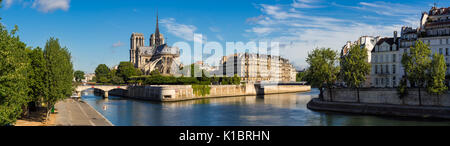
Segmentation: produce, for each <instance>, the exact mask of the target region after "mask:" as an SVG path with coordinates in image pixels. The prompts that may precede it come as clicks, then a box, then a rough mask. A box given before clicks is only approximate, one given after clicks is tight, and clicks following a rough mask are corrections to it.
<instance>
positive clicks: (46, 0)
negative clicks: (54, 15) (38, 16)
mask: <svg viewBox="0 0 450 146" xmlns="http://www.w3.org/2000/svg"><path fill="white" fill-rule="evenodd" d="M69 3H70V0H35V1H34V2H33V6H32V7H33V8H36V9H38V10H39V11H41V12H44V13H47V12H53V11H55V10H58V9H61V10H64V11H67V10H69V7H70V5H69Z"/></svg>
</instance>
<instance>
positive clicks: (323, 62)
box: [305, 48, 339, 98]
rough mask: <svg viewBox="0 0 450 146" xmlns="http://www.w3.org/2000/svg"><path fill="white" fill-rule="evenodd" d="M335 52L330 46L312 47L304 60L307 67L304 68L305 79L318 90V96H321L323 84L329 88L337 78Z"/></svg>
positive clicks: (337, 68) (337, 70) (337, 69)
mask: <svg viewBox="0 0 450 146" xmlns="http://www.w3.org/2000/svg"><path fill="white" fill-rule="evenodd" d="M337 54H338V53H337V52H336V51H333V50H331V48H327V49H326V48H321V49H318V48H316V49H314V50H313V51H312V52H310V53H308V57H307V58H306V62H307V63H308V64H309V68H308V69H307V70H306V75H305V77H306V80H307V81H308V82H309V83H311V85H312V86H314V87H318V88H319V90H320V98H322V97H323V88H324V86H326V87H328V88H331V86H332V84H333V83H334V82H335V81H336V79H337V74H338V73H339V66H337V65H336V64H337Z"/></svg>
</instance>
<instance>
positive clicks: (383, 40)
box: [375, 38, 399, 45]
mask: <svg viewBox="0 0 450 146" xmlns="http://www.w3.org/2000/svg"><path fill="white" fill-rule="evenodd" d="M398 40H399V38H397V40H396V41H395V44H396V45H398ZM383 42H386V43H387V44H389V45H394V38H381V39H380V40H378V42H377V44H375V45H381V44H383Z"/></svg>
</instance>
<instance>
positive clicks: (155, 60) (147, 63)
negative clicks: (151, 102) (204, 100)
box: [130, 15, 182, 75]
mask: <svg viewBox="0 0 450 146" xmlns="http://www.w3.org/2000/svg"><path fill="white" fill-rule="evenodd" d="M158 23H159V22H158V15H156V30H155V33H153V34H152V35H151V36H150V44H149V46H145V39H144V34H142V33H133V34H132V35H131V40H130V44H131V48H130V62H131V63H133V64H134V66H135V67H137V68H139V69H141V70H142V72H143V73H144V74H145V75H149V74H150V72H152V71H153V70H158V71H159V72H160V73H161V74H163V75H173V74H176V73H177V71H178V70H179V68H180V66H182V65H181V63H180V61H179V57H180V49H179V48H178V47H170V46H168V45H167V44H166V43H165V42H164V35H163V34H161V33H160V32H159V26H158Z"/></svg>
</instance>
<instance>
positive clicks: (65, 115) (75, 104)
mask: <svg viewBox="0 0 450 146" xmlns="http://www.w3.org/2000/svg"><path fill="white" fill-rule="evenodd" d="M55 108H56V111H57V114H56V121H55V122H56V123H55V124H56V125H57V126H113V124H112V123H111V122H109V121H108V120H107V119H106V118H105V117H103V116H102V115H101V114H100V113H99V112H97V111H96V110H95V109H94V108H92V107H91V106H90V105H89V104H87V103H84V102H80V101H76V100H74V99H66V100H64V101H60V102H58V103H57V104H56V105H55Z"/></svg>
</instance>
